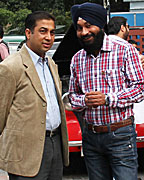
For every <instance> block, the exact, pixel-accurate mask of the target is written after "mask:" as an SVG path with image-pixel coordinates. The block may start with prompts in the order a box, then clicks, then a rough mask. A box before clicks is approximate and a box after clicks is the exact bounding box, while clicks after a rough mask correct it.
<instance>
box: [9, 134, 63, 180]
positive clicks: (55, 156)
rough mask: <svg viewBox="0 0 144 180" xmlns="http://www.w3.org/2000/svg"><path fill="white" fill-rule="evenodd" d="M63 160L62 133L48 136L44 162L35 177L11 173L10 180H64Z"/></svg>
mask: <svg viewBox="0 0 144 180" xmlns="http://www.w3.org/2000/svg"><path fill="white" fill-rule="evenodd" d="M62 176H63V162H62V150H61V140H60V135H59V134H57V135H55V136H53V137H51V138H50V137H46V139H45V146H44V153H43V158H42V163H41V167H40V170H39V172H38V174H37V175H36V176H35V177H23V176H17V175H13V174H9V180H62Z"/></svg>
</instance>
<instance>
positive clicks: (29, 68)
mask: <svg viewBox="0 0 144 180" xmlns="http://www.w3.org/2000/svg"><path fill="white" fill-rule="evenodd" d="M19 52H20V54H21V57H22V62H23V65H24V69H25V72H26V74H27V75H28V77H29V79H30V81H31V83H32V85H33V87H34V89H35V90H36V91H37V93H38V94H39V95H40V97H41V98H42V99H43V100H44V101H45V102H46V97H45V95H44V91H43V88H42V85H41V82H40V79H39V76H38V74H37V71H36V69H35V66H34V64H33V61H32V59H31V57H30V55H29V53H28V51H27V49H26V48H25V46H23V47H22V48H21V50H20V51H19Z"/></svg>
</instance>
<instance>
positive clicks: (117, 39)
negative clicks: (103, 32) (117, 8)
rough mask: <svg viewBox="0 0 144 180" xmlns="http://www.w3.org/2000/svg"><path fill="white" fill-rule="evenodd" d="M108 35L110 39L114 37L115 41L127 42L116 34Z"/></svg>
mask: <svg viewBox="0 0 144 180" xmlns="http://www.w3.org/2000/svg"><path fill="white" fill-rule="evenodd" d="M109 37H110V38H112V39H114V40H116V41H119V42H126V43H127V41H126V40H124V39H122V38H120V37H119V36H117V35H112V34H110V35H109Z"/></svg>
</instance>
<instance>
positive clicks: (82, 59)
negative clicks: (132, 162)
mask: <svg viewBox="0 0 144 180" xmlns="http://www.w3.org/2000/svg"><path fill="white" fill-rule="evenodd" d="M70 69H71V77H70V86H69V93H70V94H69V98H70V102H71V104H72V107H73V109H84V116H83V117H84V119H85V120H86V121H87V122H88V123H91V124H95V125H102V124H109V123H114V122H119V121H122V120H124V119H127V118H129V117H130V116H133V115H134V113H133V103H136V102H141V101H142V100H143V99H144V72H143V69H142V66H141V62H140V59H139V56H138V53H137V51H136V49H135V48H134V47H133V46H132V45H131V44H128V43H122V42H116V41H114V40H112V39H111V38H109V37H108V36H107V35H105V37H104V41H103V46H102V48H101V52H100V53H99V54H98V56H97V57H94V56H93V55H87V53H86V51H85V50H84V49H82V50H80V51H79V52H77V53H76V54H75V55H74V56H73V58H72V61H71V66H70ZM90 91H101V92H102V93H104V94H107V95H108V96H109V100H110V104H109V106H105V105H104V106H98V107H97V108H88V107H87V106H86V104H85V101H84V98H85V93H86V92H90Z"/></svg>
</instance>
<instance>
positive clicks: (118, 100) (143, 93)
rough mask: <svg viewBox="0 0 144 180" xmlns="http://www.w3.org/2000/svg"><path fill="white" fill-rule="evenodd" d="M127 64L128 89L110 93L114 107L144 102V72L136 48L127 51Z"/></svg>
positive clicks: (111, 103) (125, 70) (111, 104)
mask: <svg viewBox="0 0 144 180" xmlns="http://www.w3.org/2000/svg"><path fill="white" fill-rule="evenodd" d="M125 62H126V63H125V69H124V72H125V77H126V87H125V88H124V89H122V90H121V91H119V92H117V93H108V96H109V99H110V106H112V107H119V108H123V107H127V106H130V105H132V104H133V103H138V102H141V101H142V100H144V71H143V69H142V65H141V62H140V58H139V55H138V53H137V51H136V50H135V48H133V47H130V48H128V49H127V52H126V53H125Z"/></svg>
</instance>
